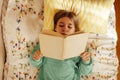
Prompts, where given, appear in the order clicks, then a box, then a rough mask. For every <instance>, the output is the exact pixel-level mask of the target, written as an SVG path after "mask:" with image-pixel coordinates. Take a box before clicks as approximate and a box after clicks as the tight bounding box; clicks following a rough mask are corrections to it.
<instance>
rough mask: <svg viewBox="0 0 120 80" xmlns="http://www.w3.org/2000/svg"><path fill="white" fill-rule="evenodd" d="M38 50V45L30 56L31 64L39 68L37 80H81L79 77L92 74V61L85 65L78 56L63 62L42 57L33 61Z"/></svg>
mask: <svg viewBox="0 0 120 80" xmlns="http://www.w3.org/2000/svg"><path fill="white" fill-rule="evenodd" d="M38 49H40V46H39V44H38V45H36V47H35V48H34V49H33V51H32V54H31V55H30V61H31V63H32V64H33V65H34V66H37V67H38V68H40V72H39V74H38V80H81V79H80V75H88V74H89V73H91V72H92V60H90V62H89V63H85V62H83V61H82V59H81V58H80V57H79V56H78V57H74V58H69V59H65V60H57V59H52V58H48V57H42V58H41V59H40V60H37V61H35V60H33V54H34V52H35V51H36V50H38Z"/></svg>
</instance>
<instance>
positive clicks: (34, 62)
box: [30, 44, 44, 67]
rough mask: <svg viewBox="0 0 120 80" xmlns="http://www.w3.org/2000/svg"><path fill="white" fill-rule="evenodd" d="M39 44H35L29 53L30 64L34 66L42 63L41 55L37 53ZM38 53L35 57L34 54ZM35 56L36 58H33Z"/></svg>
mask: <svg viewBox="0 0 120 80" xmlns="http://www.w3.org/2000/svg"><path fill="white" fill-rule="evenodd" d="M39 52H40V46H39V44H37V45H36V46H35V48H34V49H33V51H32V53H31V54H30V62H31V64H32V65H34V66H36V67H40V66H41V65H42V63H43V59H44V58H43V57H42V56H41V55H39V54H40V53H39ZM36 53H37V55H38V57H36V56H35V55H36ZM35 58H36V59H35Z"/></svg>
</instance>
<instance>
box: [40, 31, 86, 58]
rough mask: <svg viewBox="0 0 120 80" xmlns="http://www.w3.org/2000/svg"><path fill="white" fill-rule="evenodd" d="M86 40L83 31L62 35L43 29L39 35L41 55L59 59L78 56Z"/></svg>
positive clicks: (83, 48)
mask: <svg viewBox="0 0 120 80" xmlns="http://www.w3.org/2000/svg"><path fill="white" fill-rule="evenodd" d="M87 40H88V33H83V32H76V33H74V34H71V35H68V36H63V35H61V34H60V33H57V32H54V31H44V32H41V33H40V35H39V41H40V50H41V53H42V54H43V56H46V57H49V58H54V59H59V60H64V59H67V58H72V57H76V56H80V54H81V53H82V52H84V51H85V48H86V45H87Z"/></svg>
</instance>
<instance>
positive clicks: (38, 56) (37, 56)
mask: <svg viewBox="0 0 120 80" xmlns="http://www.w3.org/2000/svg"><path fill="white" fill-rule="evenodd" d="M42 57H43V55H42V54H41V52H40V50H37V51H36V52H35V54H34V55H33V59H34V60H39V59H40V58H42Z"/></svg>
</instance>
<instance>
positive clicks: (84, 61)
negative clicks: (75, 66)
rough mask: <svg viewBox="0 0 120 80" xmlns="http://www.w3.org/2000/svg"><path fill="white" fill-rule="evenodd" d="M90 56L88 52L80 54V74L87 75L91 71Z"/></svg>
mask: <svg viewBox="0 0 120 80" xmlns="http://www.w3.org/2000/svg"><path fill="white" fill-rule="evenodd" d="M92 66H93V64H92V58H91V54H90V53H89V52H84V53H82V54H81V55H80V62H79V72H80V75H88V74H90V73H91V72H92Z"/></svg>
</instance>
